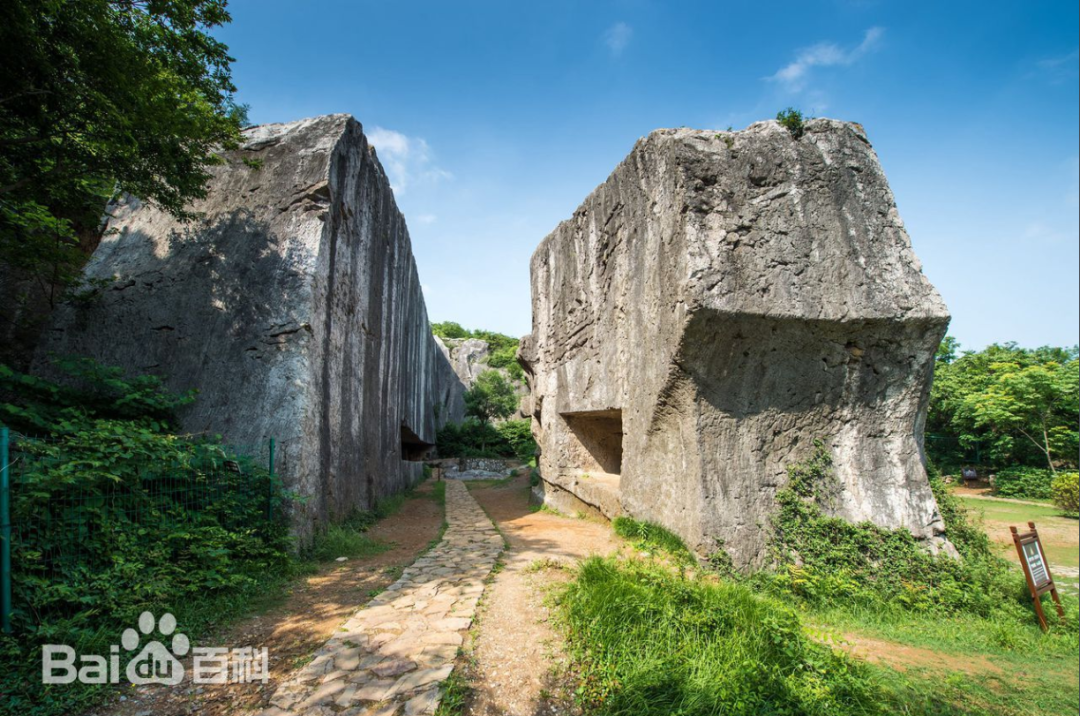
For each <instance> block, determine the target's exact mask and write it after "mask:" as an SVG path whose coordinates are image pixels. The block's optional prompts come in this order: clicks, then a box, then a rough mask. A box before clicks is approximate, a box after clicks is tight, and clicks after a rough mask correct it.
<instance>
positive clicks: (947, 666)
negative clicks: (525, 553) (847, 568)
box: [536, 500, 1080, 716]
mask: <svg viewBox="0 0 1080 716" xmlns="http://www.w3.org/2000/svg"><path fill="white" fill-rule="evenodd" d="M964 503H965V506H967V507H971V508H973V509H975V510H977V511H981V512H988V514H987V515H986V518H985V520H984V521H983V522H982V523H981V528H980V527H979V526H978V525H979V524H980V523H975V525H976V526H972V525H970V524H966V523H964V522H963V519H964V518H963V515H964V510H963V509H961V508H959V507H955V506H954V505H955V503H948V502H947V501H946V502H943V503H942V504H943V505H948V506H949V509H950V510H951V511H952V512H951V515H952V517H951V518H950V519H952V520H959V521H958V522H956V525H955V526H957V527H958V529H960V528H962V530H966V531H962V532H958V533H957V535H964V542H965V544H966V545H967V548H968V549H971V548H972V547H971V545H972V544H974V543H975V542H977V541H978V540H982V539H983V538H982V536H981V531H980V529H987V530H989V531H990V536H992V537H1000V536H999V535H997V534H996V533H997V532H1000V531H1001V524H1003V523H1006V522H1012V523H1014V524H1024V523H1026V521H1027V520H1028V519H1032V520H1034V521H1036V522H1037V523H1038V524H1040V526H1042V525H1044V524H1045V525H1046V528H1049V527H1050V526H1051V525H1056V526H1058V527H1061V526H1070V525H1071V530H1072V534H1073V535H1074V536H1073V538H1072V539H1073V543H1074V544H1075V530H1076V527H1075V520H1071V521H1069V520H1068V518H1063V517H1060V516H1058V515H1057V512H1056V510H1054V509H1053V508H1052V507H1043V506H1041V505H1017V504H1014V503H994V502H988V501H985V500H965V501H964ZM1048 513H1049V514H1048ZM1054 520H1056V521H1057V522H1054ZM816 524H817V523H812V524H810V527H811V528H813V527H815V525H816ZM950 524H953V522H950ZM789 527H790V528H792V529H794V528H797V527H798V525H795V524H792V525H789ZM1046 528H1044V534H1053V535H1055V536H1060V535H1061V534H1063V533H1065V534H1067V532H1066V531H1065V530H1062V529H1056V530H1050V529H1046ZM613 529H614V531H615V532H616V533H618V534H619V535H621V536H623V537H624V538H626V539H628V540H630V541H631V543H632V544H633V545H634V546H635V547H636V548H637V554H636V555H634V556H632V557H629V558H625V559H621V558H619V557H608V558H599V557H594V558H590V559H589V560H587V561H585V562H584V563H582V564H580V565H579V567H578V569H577V572H576V576H575V579H574V580H573V581H572V582H571V583H569V584H568V585H566V586H564V587H561V588H560V590H561V591H559V592H557V594H558V596H557V605H558V612H557V613H558V615H559V618H560V620H561V622H562V624H563V626H564V628H565V632H566V635H567V638H568V647H569V653H570V655H571V659H572V671H573V674H574V678H575V679H576V681H577V684H578V689H577V695H578V699H579V702H580V706H581V707H582V709H583V713H585V714H587V715H588V716H623V715H626V716H629V715H630V714H641V715H642V716H652V715H654V714H655V715H656V716H659V715H660V714H669V713H670V714H680V716H697V715H699V714H700V715H702V716H705V715H706V714H708V715H712V714H741V713H746V714H751V713H765V714H793V715H794V714H830V715H832V714H838V715H843V714H859V715H860V716H869V715H871V714H892V713H901V714H911V715H916V714H925V715H927V716H929V715H933V714H967V715H969V716H975V715H986V716H1021V715H1023V716H1051V715H1052V714H1053V715H1057V714H1063V713H1077V712H1078V710H1080V685H1078V680H1077V668H1076V667H1077V654H1078V652H1080V628H1078V619H1080V608H1078V603H1077V599H1076V596H1075V595H1074V594H1069V593H1066V594H1065V595H1063V596H1064V602H1065V606H1066V616H1065V618H1064V619H1059V618H1058V617H1057V616H1056V614H1055V613H1054V610H1053V609H1052V608H1051V607H1050V606H1049V605H1047V611H1048V615H1049V616H1050V619H1051V629H1050V631H1049V632H1048V633H1045V634H1044V633H1043V632H1042V631H1041V630H1040V629H1039V627H1038V625H1037V622H1036V620H1035V617H1034V610H1033V608H1032V607H1031V603H1030V597H1028V596H1027V594H1026V592H1023V589H1022V585H1021V584H1020V583H1019V581H1018V580H1014V579H1012V577H1014V576H1016V574H1017V573H1016V571H1015V569H1013V568H1010V567H1008V566H1006V565H1004V563H1001V562H1000V561H998V560H995V558H993V557H984V558H983V559H984V561H985V559H989V560H991V562H987V565H986V568H991V567H994V565H995V564H998V565H1000V566H998V567H994V568H995V569H1000V570H1004V572H1002V575H1003V576H1001V577H1000V578H999V579H997V580H995V584H996V585H997V587H998V588H999V589H998V591H997V592H994V597H993V599H992V600H989V603H988V604H984V603H982V602H980V603H977V604H976V603H973V604H972V605H968V606H965V604H966V602H965V601H964V600H963V599H956V600H952V601H949V602H946V603H943V604H937V603H933V602H926V601H919V600H914V601H910V602H905V603H903V604H901V603H900V602H897V601H896V600H893V599H891V598H890V597H889V596H888V592H887V591H875V590H869V589H861V588H855V587H853V589H855V590H856V591H857V592H858V593H859V594H860V595H861V597H860V598H859V599H854V598H851V599H839V598H838V599H829V600H821V599H815V598H813V595H810V596H805V595H800V594H799V593H798V592H795V593H793V592H791V591H790V590H787V589H785V588H784V584H783V582H784V580H783V579H781V578H778V577H777V576H776V575H772V574H770V573H768V572H762V573H758V574H755V575H737V574H734V573H732V572H729V571H728V570H726V569H720V568H718V567H714V566H713V563H712V562H707V563H701V562H698V561H697V559H696V558H695V557H694V556H693V555H692V553H690V551H689V550H688V549H687V548H686V546H685V545H684V543H683V542H682V541H681V540H680V539H679V538H678V536H677V535H674V534H672V533H671V532H670V531H668V530H666V529H664V528H662V527H659V526H657V525H653V524H649V523H647V522H639V521H636V520H632V519H627V518H621V519H619V520H616V521H615V523H614V524H613ZM1005 530H1006V534H1007V527H1006V528H1005ZM845 534H846V533H845ZM860 534H861V533H860ZM973 534H974V535H978V540H974V538H973V537H972V535H973ZM806 536H807V538H810V539H820V540H824V541H825V542H828V543H830V544H833V543H834V542H835V541H836V540H838V539H839V538H840V537H842V536H843V535H842V534H840V535H838V534H836V533H835V532H828V531H827V532H825V533H823V534H822V535H817V534H816V532H813V531H811V532H808V533H807V535H806ZM1006 538H1007V537H1006ZM800 544H802V543H800ZM983 544H985V542H983ZM901 546H903V545H901ZM1010 548H1011V545H1010ZM983 549H984V552H983V553H979V554H984V553H986V554H989V553H988V552H985V550H989V549H990V548H989V547H984V548H983ZM1047 549H1048V552H1050V554H1051V559H1052V560H1053V559H1055V558H1056V559H1061V558H1062V557H1061V555H1062V554H1063V553H1062V551H1061V549H1060V545H1059V546H1058V549H1057V551H1056V552H1054V551H1052V550H1053V547H1051V546H1048V547H1047ZM834 551H835V550H834ZM823 554H825V555H826V556H827V557H829V558H830V559H831V558H833V557H835V556H836V555H835V554H833V552H830V551H829V550H828V549H826V550H824V553H823ZM836 554H839V555H840V557H844V556H845V555H846V552H843V551H840V552H837V553H836ZM902 554H906V552H903V553H902ZM830 555H831V556H830ZM1055 555H1056V556H1055ZM803 556H804V557H805V556H806V555H803ZM847 556H850V555H847ZM642 557H644V559H643V558H642ZM544 566H546V565H542V564H538V565H537V567H536V568H537V569H541V568H543V567H544ZM796 566H798V565H796ZM879 571H880V570H879ZM905 574H906V573H905ZM919 574H921V572H918V571H916V572H913V573H912V575H908V576H902V579H903V580H905V583H907V581H909V580H910V579H915V578H916V576H917V575H919ZM972 574H975V572H972ZM972 574H968V573H967V572H962V571H961V572H957V573H956V574H955V575H951V573H949V574H944V575H943V574H942V573H939V572H935V571H931V572H929V575H930V577H933V578H935V579H940V578H943V576H950V575H951V576H952V577H954V578H956V579H960V580H961V581H959V582H957V586H958V588H960V589H961V590H968V591H970V590H972V589H975V586H974V583H972V582H970V581H966V580H968V579H969V578H970V577H971V576H972ZM849 576H850V575H849ZM976 576H977V575H976ZM873 577H874V573H873V572H869V573H867V574H866V575H863V576H859V577H858V578H854V577H853V578H852V579H853V581H854V582H855V583H856V584H859V583H862V582H865V580H866V579H872V578H873ZM1002 580H1003V581H1002ZM826 581H828V580H826ZM976 581H978V580H976ZM1059 581H1060V580H1059ZM1013 582H1016V583H1017V584H1016V585H1013V586H1016V589H1011V588H1010V585H1012V583H1013ZM980 583H981V582H980ZM909 586H910V587H911V588H912V589H916V590H918V589H920V588H922V589H925V588H927V587H928V585H921V586H920V585H919V584H911V585H909ZM937 586H939V587H940V586H941V585H937ZM830 588H831V587H830ZM983 601H984V602H986V601H987V600H985V599H984V600H983ZM976 607H977V608H976ZM846 642H854V643H855V644H856V645H857V646H856V650H857V651H856V653H857V654H859V655H860V657H859V658H856V657H853V656H850V655H849V654H848V651H847V650H848V649H850V646H848V645H847V643H846ZM862 655H867V656H870V657H873V659H874V661H873V662H871V661H867V660H866V659H864V658H862Z"/></svg>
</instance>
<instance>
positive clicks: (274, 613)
mask: <svg viewBox="0 0 1080 716" xmlns="http://www.w3.org/2000/svg"><path fill="white" fill-rule="evenodd" d="M442 521H443V510H442V508H441V507H440V506H439V505H438V504H436V503H435V501H434V500H432V499H431V484H430V483H428V484H425V485H421V486H420V487H419V488H418V489H417V491H416V492H415V493H414V494H413V496H412V497H411V498H409V499H408V500H406V501H405V503H404V504H403V505H402V507H401V509H400V510H398V511H397V512H396V513H395V514H393V515H391V516H390V517H387V518H386V519H384V520H381V521H379V522H378V523H377V524H375V525H374V526H373V527H372V528H371V530H370V532H369V534H370V535H371V536H372V537H373V538H374V539H377V540H380V541H383V542H386V543H389V544H392V545H393V547H392V548H391V549H390V550H388V551H386V552H383V553H381V554H378V555H374V556H372V557H365V558H362V559H353V560H349V561H348V562H345V563H343V564H338V563H331V564H330V565H327V566H325V567H323V568H321V569H320V571H319V573H318V574H316V575H315V576H312V577H309V578H308V579H306V580H303V581H302V582H300V583H298V584H297V586H296V587H295V588H294V589H293V590H292V592H291V593H290V594H289V595H288V596H287V597H286V598H285V600H284V602H283V603H282V604H281V605H280V606H278V607H276V608H274V609H272V610H270V611H268V612H266V613H264V614H261V615H258V616H255V617H252V618H250V619H245V620H242V621H240V622H238V623H236V624H235V625H233V626H232V627H231V628H228V629H225V630H223V631H221V632H219V633H217V634H213V635H210V636H208V637H207V638H205V639H202V640H199V641H198V642H196V643H195V646H202V645H207V646H249V645H250V646H265V647H267V649H268V650H269V654H270V657H269V660H270V681H269V683H268V684H265V685H264V684H261V683H253V684H223V685H220V686H219V685H204V686H194V685H192V684H191V683H190V681H185V683H184V684H183V685H181V686H178V687H159V686H147V687H141V688H139V689H135V690H131V691H127V692H126V695H123V696H120V695H118V696H117V698H116V699H114V700H113V701H111V702H110V703H108V704H106V705H104V706H101V707H98V708H97V709H95V710H93V711H92V712H91V714H100V715H104V714H112V715H115V716H151V715H152V716H181V715H186V714H199V715H200V716H203V715H206V716H225V715H226V714H240V713H247V712H249V711H251V710H255V709H259V708H263V707H265V706H266V705H267V704H268V701H269V698H270V696H271V694H272V693H273V690H274V687H275V685H276V684H278V683H281V682H282V681H284V680H285V679H286V678H287V677H288V676H289V675H290V674H291V673H293V672H294V671H296V670H297V669H299V668H300V667H301V666H302V665H303V664H304V662H305V660H306V659H308V658H309V657H310V655H311V653H312V652H314V651H315V650H316V649H318V648H319V647H320V646H321V645H322V644H323V643H324V642H326V640H327V639H329V638H330V636H332V635H333V633H334V631H335V630H336V629H337V628H338V627H339V626H340V625H341V623H342V622H343V621H345V619H347V618H348V616H349V615H350V614H351V613H353V612H354V611H355V610H356V608H357V606H359V605H361V604H364V603H365V602H367V601H368V600H369V599H370V598H371V596H372V595H373V594H374V593H375V592H378V591H381V590H383V589H386V588H387V587H388V586H390V585H391V584H392V583H393V582H394V581H395V580H396V579H397V577H398V575H399V574H400V572H401V570H402V569H403V568H404V567H405V566H406V565H408V564H410V563H412V562H413V561H414V560H415V559H416V558H417V556H418V555H419V554H420V553H421V552H423V551H424V550H425V549H426V548H427V547H428V546H429V545H430V543H431V541H432V540H434V539H435V538H436V537H438V535H439V531H440V529H441V528H442ZM182 626H183V625H181V627H182ZM181 631H182V628H181ZM185 666H186V667H188V668H190V666H191V664H190V660H188V662H187V663H186V664H185Z"/></svg>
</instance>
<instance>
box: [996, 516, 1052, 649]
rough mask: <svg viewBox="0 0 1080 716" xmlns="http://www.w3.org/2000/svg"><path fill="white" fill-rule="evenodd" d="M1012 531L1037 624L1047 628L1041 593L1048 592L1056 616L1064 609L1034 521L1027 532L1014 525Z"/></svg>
mask: <svg viewBox="0 0 1080 716" xmlns="http://www.w3.org/2000/svg"><path fill="white" fill-rule="evenodd" d="M1009 529H1010V530H1011V531H1012V537H1013V544H1015V545H1016V553H1017V554H1018V555H1020V564H1021V566H1023V568H1024V578H1025V579H1027V584H1028V589H1030V590H1031V597H1032V598H1033V599H1034V600H1035V613H1036V614H1038V615H1039V626H1041V627H1042V630H1043V631H1046V630H1047V628H1048V627H1047V625H1046V614H1045V613H1044V612H1043V608H1042V595H1044V594H1046V593H1047V592H1050V596H1051V597H1053V598H1054V603H1055V604H1056V605H1057V612H1058V616H1060V617H1064V616H1065V610H1064V609H1062V608H1061V599H1060V598H1058V593H1057V585H1055V584H1054V577H1053V576H1052V575H1051V574H1050V565H1049V564H1048V563H1047V561H1046V557H1045V556H1044V554H1043V549H1042V543H1041V542H1040V541H1039V531H1038V530H1037V529H1035V523H1034V522H1028V529H1029V531H1028V532H1020V531H1018V530H1017V529H1016V528H1015V527H1010V528H1009Z"/></svg>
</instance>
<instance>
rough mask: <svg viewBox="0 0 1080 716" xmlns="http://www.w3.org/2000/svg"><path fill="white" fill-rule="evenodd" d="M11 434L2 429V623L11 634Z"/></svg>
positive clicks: (0, 535)
mask: <svg viewBox="0 0 1080 716" xmlns="http://www.w3.org/2000/svg"><path fill="white" fill-rule="evenodd" d="M10 435H11V433H10V431H9V430H8V429H7V428H0V623H2V627H3V630H4V633H5V634H10V633H11V494H10V491H11V472H10V470H9V469H8V456H9V454H10V453H9V450H8V439H9V437H10Z"/></svg>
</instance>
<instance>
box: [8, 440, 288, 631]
mask: <svg viewBox="0 0 1080 716" xmlns="http://www.w3.org/2000/svg"><path fill="white" fill-rule="evenodd" d="M275 447H276V445H275V442H274V440H273V439H270V440H267V441H265V442H262V443H259V444H257V445H251V446H237V445H220V444H215V443H211V442H206V443H200V442H197V441H193V442H191V443H190V444H185V447H184V449H183V450H182V451H180V454H179V456H178V458H177V459H176V460H173V461H170V462H169V463H168V464H163V463H160V462H148V461H146V460H142V459H140V458H139V457H138V456H131V458H130V459H127V458H125V461H124V471H123V476H122V477H118V476H117V475H115V474H110V473H109V471H108V470H102V471H101V474H100V475H98V474H96V473H95V472H94V470H93V469H91V470H87V471H84V472H83V473H82V475H81V476H80V477H79V478H71V477H70V476H68V475H66V474H65V473H64V471H63V470H62V468H63V467H64V465H65V464H66V465H67V466H68V467H70V466H71V465H72V462H71V461H77V460H80V459H82V458H81V456H80V455H78V454H68V453H66V452H65V450H64V446H63V444H62V443H59V442H57V441H54V440H50V439H43V438H33V437H28V436H25V435H19V434H17V433H13V432H11V431H9V430H8V429H7V428H2V429H0V617H2V628H3V630H4V632H6V633H11V631H12V614H13V611H14V610H16V609H17V608H18V607H19V605H18V604H17V603H16V602H18V599H19V596H18V595H19V591H20V590H19V589H18V586H19V580H23V581H24V582H31V581H33V580H43V579H45V580H50V579H51V580H55V579H59V578H60V577H61V575H64V574H69V573H71V572H72V571H73V570H78V571H80V572H81V573H84V574H85V573H93V571H94V570H95V569H96V568H99V567H103V566H106V565H107V563H108V561H109V560H110V558H111V556H112V553H113V551H114V550H113V549H112V547H113V546H114V545H115V547H116V550H115V551H117V552H118V551H120V549H119V548H120V546H121V544H127V545H130V541H131V540H132V539H138V540H145V541H146V543H147V545H148V546H153V545H154V541H155V540H157V539H160V537H161V535H164V534H167V533H170V532H175V531H176V530H177V529H181V530H182V529H184V528H186V527H187V526H202V527H206V526H220V527H222V528H224V529H228V530H235V529H259V528H260V527H262V526H264V524H270V523H273V522H274V521H275V520H277V519H278V517H279V511H280V505H279V504H277V500H278V497H277V496H278V495H279V494H280V491H279V489H278V485H277V484H276V479H275V472H274V471H275V465H274V461H275ZM65 461H68V462H66V463H65ZM68 473H70V470H69V471H68ZM253 506H254V507H253ZM253 523H254V524H253ZM13 582H15V583H16V588H15V589H14V590H13V588H12V584H13ZM13 593H14V595H15V596H14V597H13Z"/></svg>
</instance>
